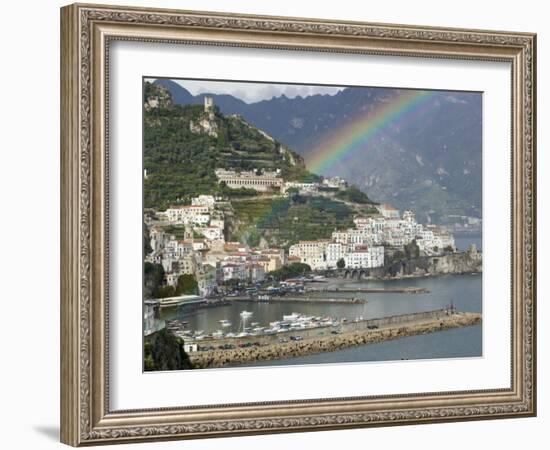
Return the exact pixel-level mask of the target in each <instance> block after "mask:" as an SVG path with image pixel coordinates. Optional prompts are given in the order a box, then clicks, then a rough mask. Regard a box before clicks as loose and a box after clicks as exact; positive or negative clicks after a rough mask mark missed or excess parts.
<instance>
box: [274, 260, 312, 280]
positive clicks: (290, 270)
mask: <svg viewBox="0 0 550 450" xmlns="http://www.w3.org/2000/svg"><path fill="white" fill-rule="evenodd" d="M310 272H311V267H310V266H309V265H307V264H304V263H292V264H290V265H289V266H283V267H281V268H280V269H277V270H274V271H273V272H269V275H270V276H271V277H273V279H274V280H277V281H280V280H286V279H288V278H293V277H297V276H304V275H307V274H308V273H310Z"/></svg>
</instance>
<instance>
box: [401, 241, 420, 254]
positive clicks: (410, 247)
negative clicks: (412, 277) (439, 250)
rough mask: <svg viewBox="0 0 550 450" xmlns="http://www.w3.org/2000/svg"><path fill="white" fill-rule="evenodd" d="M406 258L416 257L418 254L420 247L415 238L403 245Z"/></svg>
mask: <svg viewBox="0 0 550 450" xmlns="http://www.w3.org/2000/svg"><path fill="white" fill-rule="evenodd" d="M403 249H404V251H405V256H406V257H407V259H411V258H418V257H419V256H420V247H419V246H418V244H417V243H416V239H413V240H412V241H411V242H409V243H408V244H406V245H404V246H403Z"/></svg>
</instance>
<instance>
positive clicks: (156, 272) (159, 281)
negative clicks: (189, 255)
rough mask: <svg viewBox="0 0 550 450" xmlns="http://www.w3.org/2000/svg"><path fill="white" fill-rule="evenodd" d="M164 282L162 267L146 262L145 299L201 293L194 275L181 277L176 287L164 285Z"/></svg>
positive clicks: (144, 277) (144, 278) (144, 271)
mask: <svg viewBox="0 0 550 450" xmlns="http://www.w3.org/2000/svg"><path fill="white" fill-rule="evenodd" d="M163 281H164V268H163V267H162V265H161V264H153V263H150V262H146V263H145V264H144V267H143V286H144V289H143V298H145V299H148V298H166V297H174V296H176V295H186V294H195V295H196V294H198V293H199V285H198V283H197V280H196V279H195V277H194V276H193V275H187V274H184V275H180V277H179V278H178V282H177V284H176V286H175V287H174V286H167V285H164V284H163Z"/></svg>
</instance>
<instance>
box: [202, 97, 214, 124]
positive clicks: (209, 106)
mask: <svg viewBox="0 0 550 450" xmlns="http://www.w3.org/2000/svg"><path fill="white" fill-rule="evenodd" d="M204 112H205V113H207V114H208V118H209V119H210V120H214V99H213V98H212V97H208V96H206V97H204Z"/></svg>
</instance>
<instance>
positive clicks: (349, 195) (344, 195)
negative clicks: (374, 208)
mask: <svg viewBox="0 0 550 450" xmlns="http://www.w3.org/2000/svg"><path fill="white" fill-rule="evenodd" d="M336 197H337V198H339V199H340V200H344V201H348V202H352V203H359V204H362V205H365V204H371V205H372V204H376V203H375V202H373V201H372V200H371V199H370V198H369V196H368V195H367V194H365V193H364V192H363V191H361V190H360V189H359V188H358V187H357V186H355V185H352V186H350V187H348V188H347V189H345V190H343V191H338V192H337V193H336Z"/></svg>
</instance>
